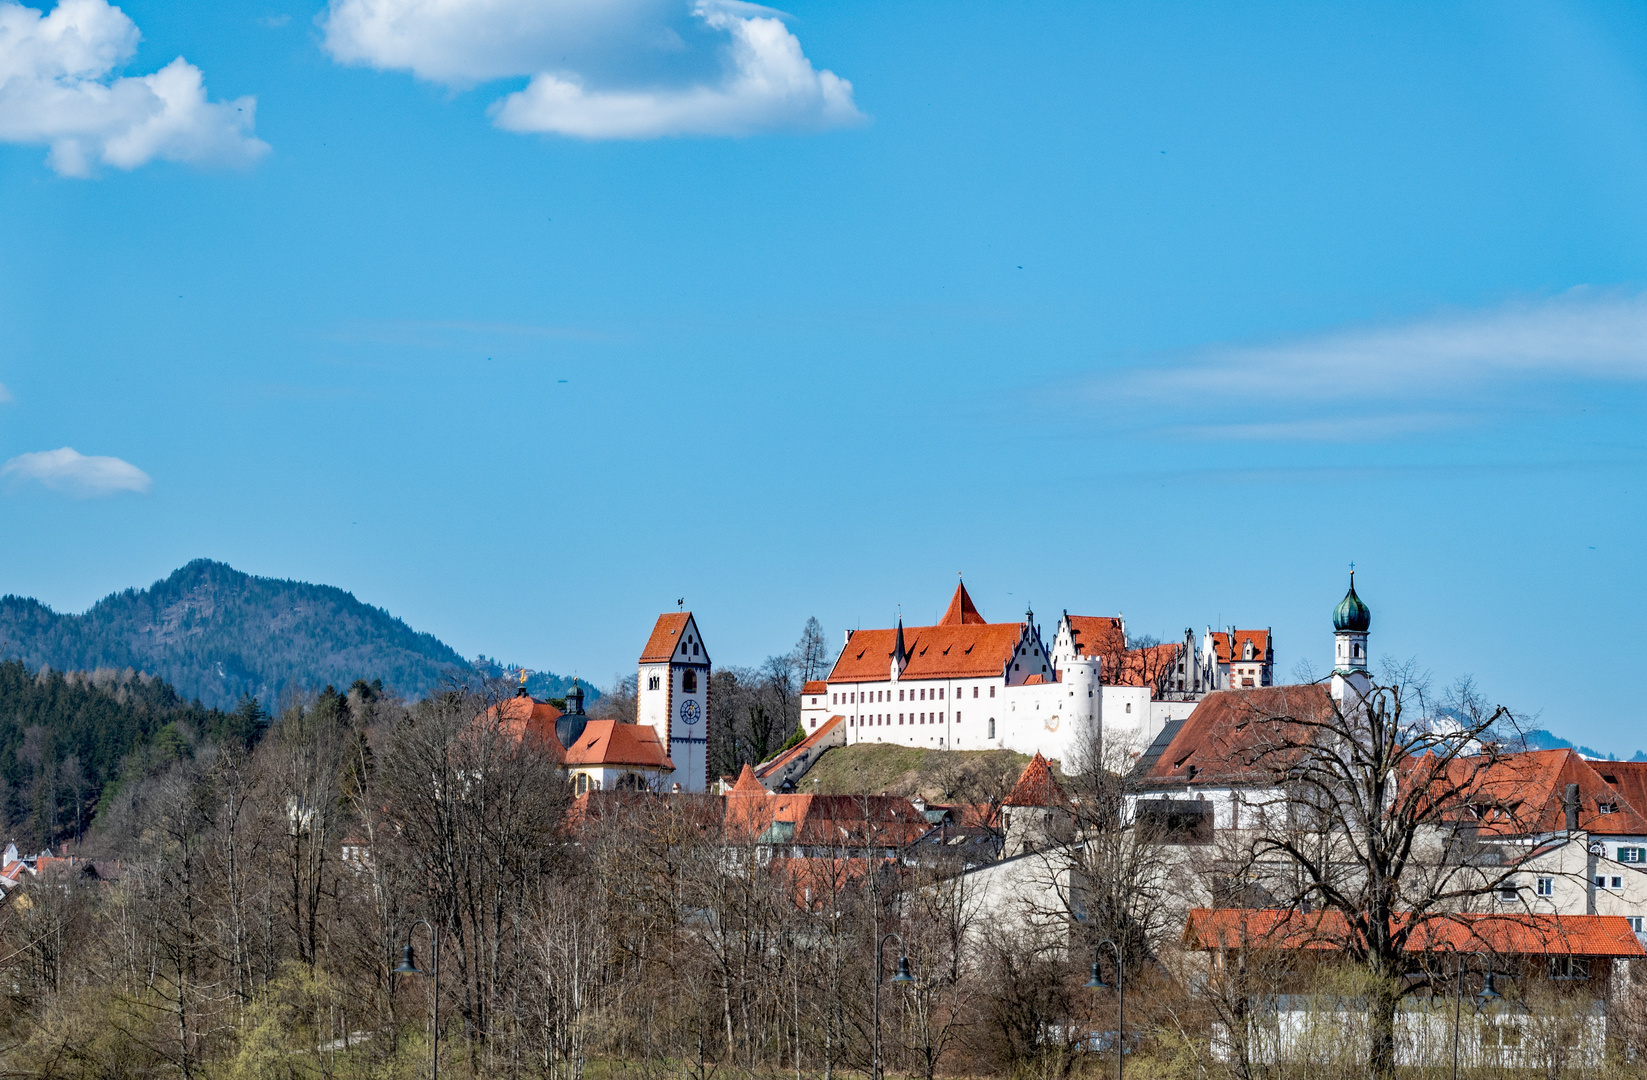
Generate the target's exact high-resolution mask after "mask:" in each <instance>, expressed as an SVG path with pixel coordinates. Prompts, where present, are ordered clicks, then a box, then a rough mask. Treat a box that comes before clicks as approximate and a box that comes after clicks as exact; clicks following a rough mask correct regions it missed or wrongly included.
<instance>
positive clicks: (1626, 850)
mask: <svg viewBox="0 0 1647 1080" xmlns="http://www.w3.org/2000/svg"><path fill="white" fill-rule="evenodd" d="M1618 861H1619V862H1623V863H1642V862H1647V848H1638V847H1621V848H1619V849H1618Z"/></svg>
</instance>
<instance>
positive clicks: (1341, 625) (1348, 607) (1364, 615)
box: [1332, 570, 1372, 634]
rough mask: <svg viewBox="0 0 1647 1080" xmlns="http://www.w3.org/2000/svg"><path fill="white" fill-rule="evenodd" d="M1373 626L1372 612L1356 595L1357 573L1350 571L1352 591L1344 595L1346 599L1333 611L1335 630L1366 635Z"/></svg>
mask: <svg viewBox="0 0 1647 1080" xmlns="http://www.w3.org/2000/svg"><path fill="white" fill-rule="evenodd" d="M1371 625H1372V612H1370V611H1368V610H1367V605H1366V604H1363V603H1362V602H1361V598H1360V597H1359V596H1357V595H1355V571H1354V570H1351V571H1350V591H1349V592H1347V593H1345V594H1344V599H1342V600H1340V601H1339V602H1338V606H1337V607H1335V608H1333V609H1332V626H1333V629H1334V630H1339V631H1344V630H1355V631H1359V632H1360V633H1363V634H1365V633H1366V632H1367V627H1369V626H1371Z"/></svg>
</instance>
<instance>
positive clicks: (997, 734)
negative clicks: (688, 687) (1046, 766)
mask: <svg viewBox="0 0 1647 1080" xmlns="http://www.w3.org/2000/svg"><path fill="white" fill-rule="evenodd" d="M1099 667H1100V665H1099V662H1098V661H1097V660H1096V659H1095V658H1089V657H1075V658H1072V660H1070V661H1069V662H1067V663H1065V664H1063V665H1058V664H1055V663H1054V661H1053V658H1052V656H1051V653H1050V650H1048V649H1047V647H1046V645H1045V644H1044V643H1043V642H1042V640H1041V631H1040V628H1039V627H1038V626H1036V625H1035V620H1034V615H1033V614H1032V613H1027V614H1026V615H1025V617H1024V621H1022V622H1012V623H991V622H986V621H985V620H984V617H983V615H982V614H981V613H980V612H979V611H978V608H977V606H976V605H974V604H973V602H972V597H971V596H970V595H968V593H967V591H966V586H965V585H957V586H956V588H955V594H954V596H953V597H952V598H951V599H950V602H949V608H948V609H947V610H946V611H945V612H944V614H943V616H942V617H941V618H940V619H939V620H938V621H937V622H936V623H934V624H933V625H931V626H908V627H906V626H904V624H903V620H902V619H900V620H899V621H898V623H897V625H896V626H893V627H889V628H886V629H879V630H852V631H848V632H847V634H846V643H845V645H844V646H843V647H842V649H841V653H840V656H839V657H838V658H837V659H836V661H835V666H834V668H833V669H832V670H831V671H830V673H829V675H828V677H827V678H825V679H823V680H821V682H822V683H823V689H822V690H821V691H819V690H816V689H814V688H813V686H812V685H809V687H808V688H807V689H806V690H805V691H803V694H802V698H801V701H802V714H801V719H802V724H803V725H804V726H805V727H806V729H807V730H808V731H811V730H812V729H813V728H815V727H818V726H819V725H821V724H823V723H824V722H826V721H827V720H828V719H829V718H830V717H831V716H834V715H840V716H841V717H843V718H844V720H845V722H846V741H847V743H848V744H854V743H863V742H890V743H899V744H902V745H904V746H919V747H925V748H927V749H933V750H984V749H993V748H999V747H1005V748H1007V749H1012V750H1018V751H1020V752H1022V753H1026V754H1030V753H1044V754H1046V755H1047V756H1048V757H1051V758H1058V759H1061V760H1063V761H1064V762H1065V767H1066V768H1069V767H1073V766H1074V762H1073V760H1072V759H1073V758H1074V757H1076V756H1080V755H1082V754H1084V753H1086V747H1087V743H1088V742H1089V739H1088V738H1087V736H1088V735H1089V734H1091V735H1095V734H1096V729H1097V727H1098V724H1099V723H1100V717H1099V705H1100V698H1099V679H1098V673H1099Z"/></svg>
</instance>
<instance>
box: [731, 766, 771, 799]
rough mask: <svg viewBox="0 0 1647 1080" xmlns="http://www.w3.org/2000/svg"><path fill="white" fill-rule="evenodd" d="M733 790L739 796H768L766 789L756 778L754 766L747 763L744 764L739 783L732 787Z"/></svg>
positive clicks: (739, 775)
mask: <svg viewBox="0 0 1647 1080" xmlns="http://www.w3.org/2000/svg"><path fill="white" fill-rule="evenodd" d="M732 790H733V791H734V792H735V793H737V794H739V795H765V794H766V787H765V786H764V785H763V784H762V783H761V782H760V780H759V779H757V778H756V776H755V769H754V766H752V765H750V764H749V763H748V762H747V761H746V762H744V764H743V771H742V772H740V773H739V774H738V782H737V783H736V784H733V785H732Z"/></svg>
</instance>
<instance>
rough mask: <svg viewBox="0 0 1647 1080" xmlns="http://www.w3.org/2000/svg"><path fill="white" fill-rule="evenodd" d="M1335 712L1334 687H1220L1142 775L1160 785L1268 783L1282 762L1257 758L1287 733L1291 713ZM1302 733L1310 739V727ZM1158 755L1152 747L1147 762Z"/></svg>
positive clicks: (1319, 714) (1297, 715) (1299, 715)
mask: <svg viewBox="0 0 1647 1080" xmlns="http://www.w3.org/2000/svg"><path fill="white" fill-rule="evenodd" d="M1331 711H1332V694H1331V691H1330V690H1329V689H1328V688H1327V687H1326V686H1324V685H1322V684H1320V683H1309V684H1306V685H1303V686H1264V687H1256V688H1253V689H1250V690H1218V691H1215V692H1213V693H1211V694H1208V695H1207V696H1206V697H1205V698H1202V699H1201V702H1200V703H1199V704H1198V705H1196V706H1195V711H1194V712H1192V713H1190V714H1189V718H1188V719H1186V720H1185V721H1184V724H1183V726H1182V727H1180V728H1179V729H1178V733H1177V734H1176V735H1174V736H1173V737H1172V741H1171V742H1170V743H1168V744H1167V746H1166V748H1165V749H1164V750H1163V751H1162V752H1161V753H1160V755H1159V756H1158V757H1155V760H1154V761H1152V762H1149V763H1148V765H1147V767H1145V768H1144V771H1143V773H1142V775H1141V777H1140V778H1141V779H1143V780H1145V781H1153V782H1156V783H1162V782H1166V783H1188V782H1190V781H1191V780H1193V781H1195V782H1196V783H1207V782H1240V781H1259V782H1263V781H1266V780H1267V779H1268V778H1269V776H1270V774H1271V772H1272V771H1273V768H1274V767H1275V766H1277V765H1279V764H1280V763H1279V762H1274V761H1271V762H1268V763H1266V765H1267V766H1268V767H1266V768H1256V767H1255V765H1256V764H1257V763H1256V760H1255V759H1256V756H1257V754H1258V752H1259V751H1261V750H1263V749H1264V748H1266V747H1267V746H1273V745H1274V743H1275V740H1276V737H1277V735H1278V734H1281V733H1283V732H1282V731H1281V730H1279V729H1278V725H1284V724H1285V723H1286V719H1287V718H1288V717H1294V718H1308V717H1324V716H1327V715H1330V714H1331ZM1254 721H1261V722H1258V723H1254ZM1297 735H1298V738H1299V740H1300V741H1303V740H1306V739H1308V738H1309V733H1308V732H1306V731H1302V730H1300V731H1299V732H1298V733H1297ZM1153 755H1154V748H1153V747H1151V750H1150V754H1149V755H1146V760H1147V759H1148V757H1150V756H1153Z"/></svg>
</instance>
